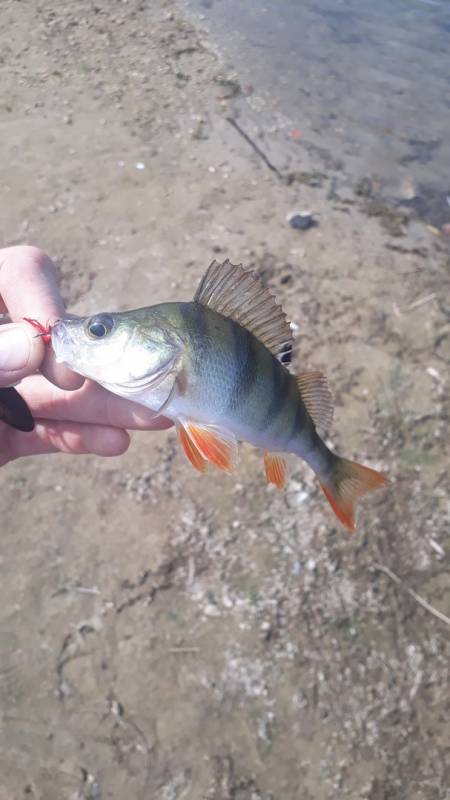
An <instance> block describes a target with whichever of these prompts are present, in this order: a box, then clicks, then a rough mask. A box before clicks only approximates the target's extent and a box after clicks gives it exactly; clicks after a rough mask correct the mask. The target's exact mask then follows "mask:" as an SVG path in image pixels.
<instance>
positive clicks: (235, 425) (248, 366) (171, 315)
mask: <svg viewBox="0 0 450 800" xmlns="http://www.w3.org/2000/svg"><path fill="white" fill-rule="evenodd" d="M157 308H158V307H156V308H155V307H154V308H153V309H152V311H153V312H154V311H156V310H157ZM159 309H160V311H161V315H162V316H164V317H165V318H166V319H167V320H170V322H171V324H172V325H173V326H174V327H175V328H177V329H178V330H179V331H180V337H181V338H182V340H183V345H184V354H183V357H182V375H183V379H182V381H181V385H182V387H183V389H182V390H181V392H180V393H179V394H178V395H177V396H176V397H175V398H174V400H173V401H172V402H171V403H170V404H169V405H168V406H167V408H166V409H165V412H164V413H165V415H166V416H169V417H171V418H173V419H174V420H176V419H180V418H184V419H194V420H197V421H201V422H205V423H209V424H213V425H217V426H219V427H221V428H222V427H223V428H224V429H226V430H228V431H230V432H232V433H233V434H234V435H235V436H236V438H237V439H239V440H241V441H245V442H249V443H250V444H253V445H254V446H256V447H260V448H263V449H266V450H274V451H283V452H293V453H296V454H297V455H304V454H305V453H307V452H308V450H310V449H311V447H312V445H313V439H314V435H316V436H317V434H316V431H315V428H314V424H313V422H312V419H311V417H310V416H309V414H308V411H307V409H306V407H305V405H304V403H303V401H302V398H301V395H300V392H299V389H298V385H297V381H296V379H295V376H294V375H291V373H290V372H289V371H288V369H287V368H286V367H285V366H284V365H283V364H281V363H280V361H279V360H278V359H277V358H276V357H275V356H274V355H273V354H272V353H271V352H270V350H268V348H267V347H265V345H264V344H262V342H260V341H259V339H257V338H256V336H254V335H253V334H252V333H251V332H250V331H248V330H247V329H246V328H244V327H242V326H241V325H239V324H238V323H236V322H234V320H232V319H230V318H228V317H224V316H223V315H222V314H219V313H217V312H215V311H213V310H211V309H209V308H207V307H205V306H202V305H201V304H199V303H195V302H192V303H167V304H163V305H161V306H160V307H159Z"/></svg>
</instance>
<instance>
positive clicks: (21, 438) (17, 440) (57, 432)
mask: <svg viewBox="0 0 450 800" xmlns="http://www.w3.org/2000/svg"><path fill="white" fill-rule="evenodd" d="M129 443H130V437H129V436H128V434H127V432H126V431H124V430H121V429H120V428H114V427H112V426H107V425H90V424H86V423H78V422H67V421H58V420H38V421H37V422H36V424H35V427H34V430H33V431H32V432H31V433H22V432H21V431H17V430H15V429H14V428H11V427H9V426H7V425H2V426H0V467H2V466H4V464H7V463H8V462H9V461H14V460H15V459H17V458H20V457H22V456H31V455H44V454H49V453H67V454H70V455H89V454H91V455H98V456H119V455H122V453H124V452H125V451H126V450H127V448H128V446H129Z"/></svg>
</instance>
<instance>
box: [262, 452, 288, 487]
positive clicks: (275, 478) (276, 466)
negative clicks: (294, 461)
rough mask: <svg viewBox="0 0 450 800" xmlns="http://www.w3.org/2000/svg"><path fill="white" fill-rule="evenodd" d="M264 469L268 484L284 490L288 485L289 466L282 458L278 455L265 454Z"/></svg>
mask: <svg viewBox="0 0 450 800" xmlns="http://www.w3.org/2000/svg"><path fill="white" fill-rule="evenodd" d="M264 468H265V471H266V478H267V483H273V484H274V485H275V486H276V487H277V489H280V491H281V489H283V488H284V485H285V483H286V473H287V466H286V461H285V460H284V458H282V456H280V455H277V454H276V453H264Z"/></svg>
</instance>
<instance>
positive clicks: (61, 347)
mask: <svg viewBox="0 0 450 800" xmlns="http://www.w3.org/2000/svg"><path fill="white" fill-rule="evenodd" d="M51 345H52V348H53V350H54V353H55V357H56V360H57V361H58V362H61V363H64V364H65V365H66V366H68V367H70V368H71V369H73V370H74V371H76V372H78V373H80V374H81V375H84V376H85V377H86V378H89V379H91V380H93V381H96V382H97V383H99V384H100V385H102V386H104V387H105V388H106V389H108V390H109V391H111V392H113V393H114V394H116V395H119V396H121V397H124V398H127V399H128V400H131V401H133V402H135V403H140V404H142V405H144V406H146V407H148V408H150V409H152V410H153V412H154V414H155V416H157V415H160V414H163V415H164V416H165V417H168V418H169V419H171V420H172V421H173V422H174V423H175V426H176V430H177V433H178V438H179V441H180V444H181V447H182V449H183V450H184V452H185V454H186V456H187V458H188V460H189V461H190V462H191V464H192V465H193V467H195V469H197V470H198V471H199V472H205V470H206V468H207V465H208V464H213V465H214V466H215V467H217V468H218V469H220V470H223V471H225V472H232V471H233V470H234V468H235V466H236V463H237V459H238V443H239V442H247V443H249V444H251V445H254V446H255V447H257V448H259V450H261V451H262V452H263V458H264V468H265V475H266V479H267V482H268V483H271V484H274V485H275V486H276V487H277V488H278V489H280V490H281V489H283V487H284V486H285V484H286V481H287V473H288V470H287V460H286V459H287V456H288V454H294V455H295V456H298V457H300V458H301V459H303V460H304V461H305V462H306V463H307V464H308V465H309V466H310V467H311V468H312V469H313V470H314V472H315V473H316V475H317V477H318V479H319V483H320V485H321V487H322V490H323V492H324V494H325V496H326V498H327V499H328V501H329V503H330V505H331V507H332V509H333V510H334V512H335V514H336V516H337V517H338V519H339V520H340V522H341V523H342V524H343V525H344V526H345V527H346V528H347V529H348V530H349V531H354V530H355V504H356V501H357V500H359V498H360V497H361V496H362V495H364V494H366V493H367V492H369V491H371V490H373V489H377V488H379V487H382V486H386V485H387V484H388V482H389V481H388V478H387V477H386V475H384V474H383V473H381V472H378V471H376V470H374V469H371V468H369V467H366V466H362V465H361V464H358V463H356V462H353V461H350V460H348V459H345V458H343V457H341V456H339V455H337V454H335V453H334V452H333V451H332V450H330V449H329V448H328V446H327V445H326V444H325V441H324V439H323V436H322V435H321V432H323V431H326V430H327V429H328V427H329V425H330V423H331V420H332V416H333V401H332V396H331V391H330V388H329V386H328V382H327V380H326V377H325V376H324V374H323V373H321V372H319V371H317V370H313V371H305V372H301V373H300V374H298V375H294V374H293V373H292V372H291V370H290V362H291V356H292V348H293V339H292V329H291V325H290V323H289V322H288V320H287V318H286V315H285V313H284V311H283V309H282V308H281V306H280V305H279V304H278V303H277V302H276V299H275V297H274V296H273V295H272V294H271V292H270V291H269V290H268V289H267V288H266V287H265V286H264V284H263V283H262V281H261V279H260V278H259V277H258V276H257V275H256V274H255V273H254V272H251V271H247V270H245V269H244V267H243V266H242V264H238V265H234V264H232V263H231V262H230V261H229V260H228V259H227V260H226V261H224V262H222V263H219V262H217V261H213V262H212V263H211V264H210V266H209V268H208V270H207V272H206V273H205V275H204V277H203V278H202V280H201V282H200V284H199V286H198V288H197V291H196V293H195V295H194V299H193V300H192V301H190V302H167V303H159V304H157V305H152V306H148V307H144V308H138V309H134V310H129V311H120V312H100V313H96V314H94V315H91V316H89V317H79V318H77V319H74V318H70V319H68V318H67V319H65V318H64V319H61V320H59V321H58V322H57V323H56V324H55V325H53V326H52V327H51Z"/></svg>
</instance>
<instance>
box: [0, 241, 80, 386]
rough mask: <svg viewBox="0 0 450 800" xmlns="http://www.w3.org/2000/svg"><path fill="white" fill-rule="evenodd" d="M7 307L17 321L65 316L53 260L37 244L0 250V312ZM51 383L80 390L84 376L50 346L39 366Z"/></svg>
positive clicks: (51, 319) (50, 319)
mask: <svg viewBox="0 0 450 800" xmlns="http://www.w3.org/2000/svg"><path fill="white" fill-rule="evenodd" d="M2 310H3V311H4V310H7V311H8V314H9V315H10V317H11V319H12V320H13V321H14V322H19V321H20V320H22V319H23V318H24V317H29V318H35V319H37V320H39V322H42V323H43V324H44V325H46V324H47V323H48V322H49V323H50V324H52V323H54V322H55V321H56V320H57V319H60V318H61V317H62V316H64V303H63V301H62V298H61V295H60V293H59V291H58V284H57V280H56V269H55V265H54V264H53V261H52V260H51V259H50V258H49V257H48V256H47V255H46V254H45V253H44V252H43V251H42V250H39V248H37V247H30V246H27V245H23V246H18V247H6V248H4V249H3V250H0V311H2ZM40 369H41V371H42V373H43V374H44V375H45V376H46V378H48V379H49V380H50V381H51V382H52V383H54V384H56V385H57V386H60V387H61V388H62V389H77V388H78V387H79V386H81V385H82V383H83V378H82V377H81V376H80V375H77V374H76V373H75V372H72V371H71V370H70V369H68V367H65V366H64V365H63V364H57V363H56V360H55V356H54V353H53V351H52V350H51V349H50V348H47V350H46V354H45V357H44V361H43V362H42V365H41V367H40Z"/></svg>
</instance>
